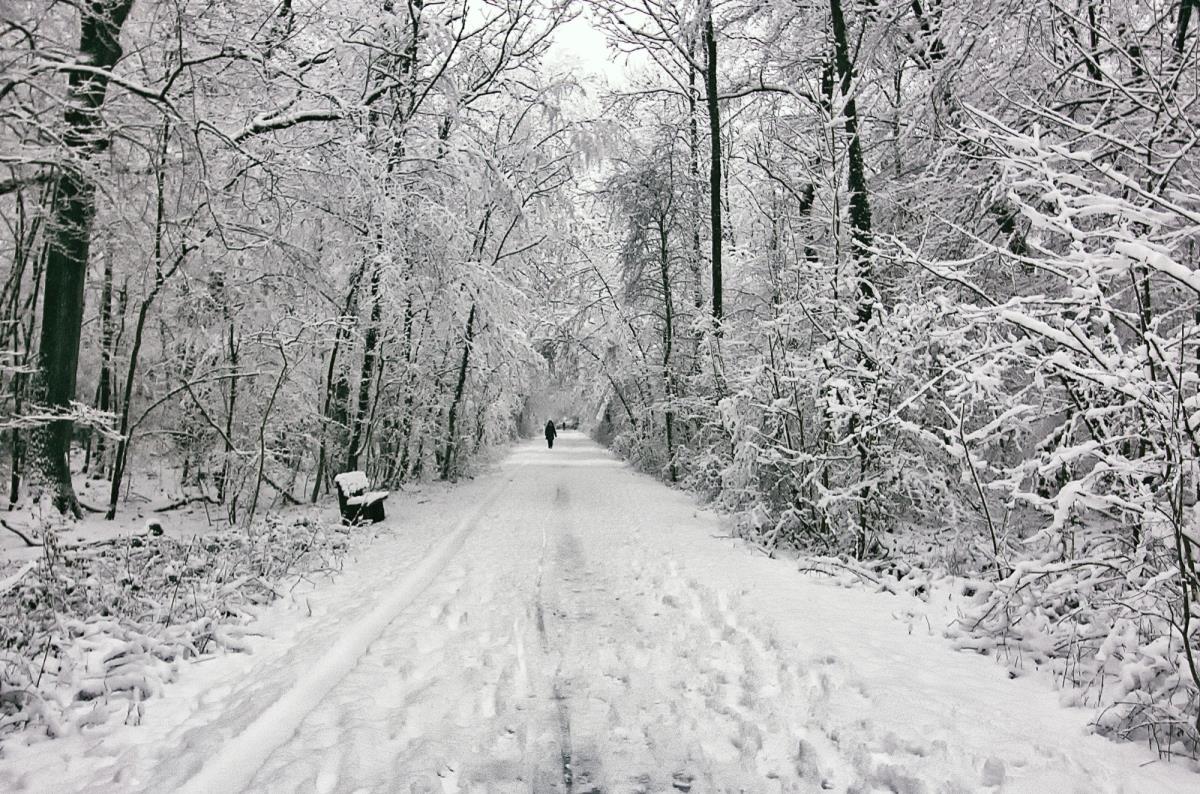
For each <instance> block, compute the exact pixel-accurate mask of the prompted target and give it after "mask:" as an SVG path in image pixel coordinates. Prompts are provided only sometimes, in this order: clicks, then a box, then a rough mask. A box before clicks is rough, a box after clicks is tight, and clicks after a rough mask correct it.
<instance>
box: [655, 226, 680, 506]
mask: <svg viewBox="0 0 1200 794" xmlns="http://www.w3.org/2000/svg"><path fill="white" fill-rule="evenodd" d="M670 264H671V260H670V251H669V249H668V247H667V219H666V217H660V218H659V219H658V268H659V275H660V278H661V279H662V290H663V314H664V320H663V360H662V371H663V391H664V395H665V397H666V400H667V410H666V417H665V424H666V433H667V465H668V467H669V471H670V476H671V482H677V481H678V480H679V473H678V470H677V468H676V465H675V409H674V408H673V407H672V402H673V401H674V399H675V389H674V376H673V375H672V373H671V349H672V347H673V345H674V342H675V312H674V308H673V307H672V305H671V303H672V301H671V267H670Z"/></svg>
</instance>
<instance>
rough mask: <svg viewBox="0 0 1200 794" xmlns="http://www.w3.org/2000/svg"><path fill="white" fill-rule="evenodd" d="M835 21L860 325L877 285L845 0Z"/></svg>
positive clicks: (833, 2)
mask: <svg viewBox="0 0 1200 794" xmlns="http://www.w3.org/2000/svg"><path fill="white" fill-rule="evenodd" d="M829 13H830V17H831V18H832V21H833V46H834V64H835V65H836V66H837V72H838V80H839V82H840V83H841V87H842V101H843V102H844V103H845V110H844V114H845V120H844V123H845V127H846V136H847V137H848V138H849V142H848V151H847V157H848V159H849V164H848V166H849V168H848V170H849V174H848V178H847V181H848V187H849V189H850V241H851V242H850V249H851V252H852V254H853V256H854V262H855V275H856V276H857V281H858V285H857V290H856V292H857V294H858V310H857V317H858V323H859V325H864V326H865V325H866V324H867V323H869V322H870V321H871V316H872V314H873V313H874V308H875V286H874V284H873V282H872V276H873V273H872V268H871V202H870V197H869V196H868V194H867V175H866V166H865V164H864V162H863V152H862V141H861V139H860V137H859V133H858V110H857V108H856V106H855V102H854V96H853V94H852V93H851V90H852V89H853V88H854V69H853V68H852V67H851V65H850V47H849V44H848V43H847V40H846V21H845V19H844V18H843V16H842V0H829Z"/></svg>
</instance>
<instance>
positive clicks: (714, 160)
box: [704, 3, 724, 337]
mask: <svg viewBox="0 0 1200 794" xmlns="http://www.w3.org/2000/svg"><path fill="white" fill-rule="evenodd" d="M704 49H705V53H706V56H707V57H706V60H705V67H706V68H705V75H704V79H705V86H706V90H707V93H708V134H709V139H710V143H711V146H712V151H711V155H710V160H711V162H710V163H709V171H708V191H709V214H710V218H709V220H710V223H711V225H712V253H711V256H712V316H713V332H714V334H716V335H717V336H718V337H719V336H720V335H721V321H722V318H723V312H724V307H723V304H722V301H721V103H720V98H719V96H718V94H717V37H716V33H715V32H714V31H713V19H712V4H711V3H709V5H708V14H707V16H705V18H704Z"/></svg>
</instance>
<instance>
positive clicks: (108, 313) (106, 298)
mask: <svg viewBox="0 0 1200 794" xmlns="http://www.w3.org/2000/svg"><path fill="white" fill-rule="evenodd" d="M112 299H113V256H112V252H111V251H110V252H109V254H108V256H106V257H104V283H103V286H102V287H101V289H100V378H99V382H98V383H97V385H96V408H97V409H98V410H100V411H103V412H105V413H107V412H109V411H111V410H112V390H113V389H112V359H113V337H114V332H115V328H114V326H113V311H112V308H113V307H112ZM106 452H107V439H106V438H105V436H104V435H103V434H99V435H97V436H96V449H95V450H94V452H93V460H92V463H91V466H92V468H91V472H90V474H91V477H92V479H93V480H99V479H102V478H103V477H104V473H105V471H106V470H107V469H108V467H107V466H106V465H105V460H104V458H105V453H106Z"/></svg>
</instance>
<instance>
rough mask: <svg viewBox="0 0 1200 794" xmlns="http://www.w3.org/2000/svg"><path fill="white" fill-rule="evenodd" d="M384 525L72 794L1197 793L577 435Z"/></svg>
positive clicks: (74, 756)
mask: <svg viewBox="0 0 1200 794" xmlns="http://www.w3.org/2000/svg"><path fill="white" fill-rule="evenodd" d="M401 504H403V503H401ZM389 509H390V517H389V519H388V520H389V522H391V523H393V524H394V525H396V529H395V534H394V535H393V536H391V537H385V538H381V539H380V540H379V541H377V542H376V543H375V544H373V545H372V546H371V547H369V549H368V552H367V554H366V555H364V557H363V559H361V560H360V561H359V564H358V565H357V566H356V567H354V568H353V569H350V570H348V571H347V572H346V574H345V575H343V577H342V578H341V579H340V580H339V581H338V582H336V583H335V584H333V585H330V586H327V587H322V588H321V589H319V590H318V591H316V592H315V593H314V594H313V596H312V599H311V601H307V602H306V604H305V610H306V612H311V615H308V614H304V615H297V614H296V610H295V609H293V610H291V611H290V612H288V611H286V610H276V612H278V613H279V614H276V615H275V620H276V622H275V623H272V618H271V616H267V617H265V618H264V621H263V626H262V631H263V633H264V634H268V635H270V636H268V637H264V638H263V639H262V640H261V641H260V643H259V645H257V646H256V648H255V653H254V654H251V655H240V656H233V657H227V658H222V659H216V660H213V661H211V662H207V663H204V664H201V665H196V666H195V668H196V669H195V671H189V673H188V674H187V675H186V676H185V679H184V681H182V682H180V684H178V685H176V687H175V688H173V691H172V693H168V696H167V697H166V698H164V701H163V702H160V703H156V704H154V707H153V708H151V709H150V710H149V715H150V717H149V718H148V719H147V722H146V723H145V724H144V725H143V726H142V727H141V728H137V729H125V730H124V731H118V732H117V733H116V734H114V735H112V736H110V737H107V738H106V739H104V740H102V741H108V742H114V743H120V742H124V743H125V744H124V745H121V747H120V749H118V750H116V751H112V752H108V751H103V752H102V751H101V749H100V748H99V747H98V746H95V747H93V748H92V749H93V752H90V753H89V752H80V748H79V747H70V746H64V747H63V748H62V750H61V753H62V761H63V764H64V766H63V772H62V776H61V778H60V782H62V781H65V783H64V785H65V788H60V789H58V790H89V791H122V792H126V791H129V792H134V791H179V790H186V791H195V792H235V791H254V792H260V791H261V792H426V793H437V794H444V793H446V792H498V793H499V794H505V793H506V792H530V791H533V792H572V793H573V794H589V793H598V792H613V793H624V792H629V793H632V792H675V791H683V792H689V791H690V792H726V791H734V792H737V791H744V792H817V791H836V792H876V791H878V792H885V791H893V792H970V791H980V790H989V791H1000V790H1003V791H1046V790H1052V789H1057V790H1061V791H1062V792H1073V791H1089V792H1108V791H1111V792H1118V791H1129V792H1137V791H1174V790H1187V788H1186V787H1185V788H1179V787H1180V786H1185V785H1190V784H1191V783H1192V782H1194V777H1193V776H1192V775H1191V774H1190V773H1188V772H1186V771H1185V770H1183V769H1181V768H1178V767H1170V766H1165V765H1151V766H1142V767H1139V764H1143V763H1145V762H1147V761H1152V760H1153V759H1152V756H1150V755H1149V754H1148V753H1146V752H1145V751H1144V750H1140V749H1139V748H1133V747H1129V746H1122V745H1117V744H1113V743H1110V742H1108V741H1106V740H1103V739H1099V738H1096V737H1090V736H1085V735H1083V726H1084V724H1085V723H1086V716H1085V715H1084V713H1083V712H1079V711H1069V710H1065V709H1061V708H1059V707H1058V706H1057V705H1056V704H1055V703H1054V694H1053V692H1052V691H1050V690H1049V689H1048V688H1042V689H1039V688H1038V687H1037V685H1036V684H1034V683H1031V682H1028V681H1013V682H1010V681H1007V680H1006V679H1005V678H1004V676H1003V671H1002V670H1001V669H1000V668H998V667H996V666H995V665H993V664H992V663H991V662H990V661H989V660H987V659H979V658H973V657H970V656H967V655H964V654H955V653H953V652H952V651H950V650H949V648H948V647H947V646H946V645H945V644H944V642H943V641H942V640H941V639H940V638H938V637H910V636H908V633H907V628H906V627H905V626H904V625H903V624H901V623H900V622H899V621H896V620H894V619H893V618H891V616H890V615H889V614H888V610H889V609H891V608H892V606H891V605H892V604H893V603H894V602H893V601H889V600H888V599H889V596H885V595H879V594H874V593H860V592H855V591H850V590H843V589H836V588H832V587H825V586H822V585H820V584H816V583H813V582H810V581H807V580H805V579H803V577H801V576H799V575H798V574H796V573H795V572H794V571H792V570H791V569H790V567H789V566H788V565H786V564H784V563H780V562H778V561H771V560H766V559H763V558H761V557H756V556H754V555H752V554H751V553H749V552H748V551H747V550H746V549H745V548H743V547H741V546H739V545H737V544H736V543H734V542H732V541H729V540H727V539H721V538H719V537H715V536H716V535H717V527H716V523H715V521H714V520H713V519H712V518H711V517H710V516H707V515H704V514H700V513H698V511H697V509H696V507H695V505H694V504H693V503H692V502H691V501H690V500H689V499H688V498H687V497H686V496H685V495H682V494H680V493H678V492H673V491H670V490H669V489H667V488H665V487H663V486H662V485H661V484H658V483H656V482H654V481H653V480H651V479H650V478H648V477H643V476H640V475H637V474H635V473H633V472H631V471H630V470H629V469H628V468H627V467H625V466H624V465H622V464H621V463H620V462H619V461H617V460H616V459H614V458H613V457H612V456H610V455H609V454H608V453H607V452H605V451H603V450H601V449H600V448H599V447H597V446H595V445H594V444H592V443H591V442H590V441H588V440H586V439H585V438H584V437H583V436H581V435H579V434H570V433H569V434H564V436H563V437H561V438H560V440H559V443H557V444H556V446H555V449H553V450H546V449H544V448H541V447H539V446H538V445H534V444H527V445H523V446H521V447H519V448H517V450H516V451H515V452H514V453H513V454H512V455H511V456H510V457H509V459H508V460H507V461H506V462H505V463H504V464H503V465H501V466H500V467H499V468H498V469H497V470H496V471H495V472H493V473H491V474H488V475H486V476H483V477H480V478H479V479H478V480H475V481H473V482H469V483H464V484H463V485H461V486H460V487H458V488H456V489H454V490H453V491H450V492H449V493H448V494H447V495H446V497H445V498H444V499H443V500H442V501H441V502H440V503H437V504H432V505H412V509H411V510H410V511H407V512H406V511H405V509H404V508H403V507H402V506H400V505H397V506H396V507H394V508H389ZM959 679H961V680H963V681H965V682H967V683H964V684H963V685H961V686H958V687H956V686H955V685H954V683H953V682H954V681H956V680H959ZM980 681H983V682H985V685H984V686H982V687H981V686H980V684H979V682H980ZM980 690H982V691H980ZM160 707H162V708H160ZM4 782H5V780H4V778H3V776H2V775H0V783H4ZM9 782H12V781H9ZM17 782H19V783H22V784H24V788H26V789H29V790H37V789H38V781H36V780H32V779H24V780H21V781H17ZM1193 790H1194V789H1193Z"/></svg>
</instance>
